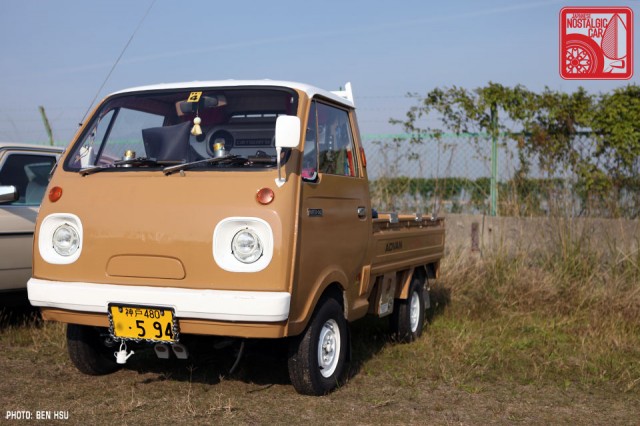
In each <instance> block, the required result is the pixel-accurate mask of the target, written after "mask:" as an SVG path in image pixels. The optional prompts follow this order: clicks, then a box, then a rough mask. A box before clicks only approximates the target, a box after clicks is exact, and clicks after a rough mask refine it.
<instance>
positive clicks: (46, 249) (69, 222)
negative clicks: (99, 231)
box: [38, 213, 83, 265]
mask: <svg viewBox="0 0 640 426" xmlns="http://www.w3.org/2000/svg"><path fill="white" fill-rule="evenodd" d="M62 226H68V227H70V228H72V229H73V230H74V231H75V232H76V234H77V235H78V248H77V250H76V251H75V252H74V253H71V254H69V255H62V254H60V253H58V251H57V250H56V249H55V248H54V246H53V235H54V234H55V232H56V231H57V230H58V229H59V228H60V227H62ZM82 231H83V230H82V222H81V221H80V218H79V217H78V216H76V215H74V214H71V213H54V214H50V215H49V216H47V217H45V218H44V219H43V220H42V223H41V224H40V230H39V233H38V250H39V252H40V256H41V257H42V259H44V261H45V262H47V263H51V264H54V265H68V264H70V263H73V262H75V261H76V260H78V258H79V257H80V254H81V253H82V246H83V232H82Z"/></svg>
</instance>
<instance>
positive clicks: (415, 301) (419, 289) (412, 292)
mask: <svg viewBox="0 0 640 426" xmlns="http://www.w3.org/2000/svg"><path fill="white" fill-rule="evenodd" d="M423 287H424V282H423V281H422V280H421V279H420V278H419V277H414V278H413V279H412V280H411V286H410V287H409V297H408V298H407V300H396V307H395V309H394V310H393V315H392V316H391V334H392V335H393V337H394V338H395V339H396V340H397V341H399V342H402V343H410V342H413V341H414V340H416V339H417V338H418V337H420V336H421V335H422V329H423V328H424V317H425V301H424V288H423Z"/></svg>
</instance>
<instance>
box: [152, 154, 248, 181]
mask: <svg viewBox="0 0 640 426" xmlns="http://www.w3.org/2000/svg"><path fill="white" fill-rule="evenodd" d="M248 161H249V160H247V159H246V158H244V157H240V156H239V155H227V156H224V157H215V158H206V159H204V160H198V161H191V162H188V163H182V164H177V165H175V166H169V167H165V168H164V169H162V172H163V173H164V174H165V175H167V176H168V175H170V174H171V173H175V172H179V171H182V170H186V169H190V168H192V167H195V166H200V165H204V164H217V163H230V164H233V163H237V164H241V163H242V164H244V163H246V162H248Z"/></svg>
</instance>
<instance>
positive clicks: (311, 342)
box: [288, 299, 349, 396]
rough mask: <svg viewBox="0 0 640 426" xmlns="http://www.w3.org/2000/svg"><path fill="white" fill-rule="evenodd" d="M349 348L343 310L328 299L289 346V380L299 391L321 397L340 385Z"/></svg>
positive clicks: (332, 300) (336, 303)
mask: <svg viewBox="0 0 640 426" xmlns="http://www.w3.org/2000/svg"><path fill="white" fill-rule="evenodd" d="M321 341H322V342H324V344H321ZM348 345H349V336H348V330H347V321H346V320H345V318H344V314H343V312H342V307H341V306H340V304H339V303H338V302H337V301H336V300H335V299H326V300H325V301H324V302H321V304H320V305H319V306H318V308H317V309H316V311H315V312H314V313H313V316H312V317H311V321H310V322H309V325H308V326H307V328H306V330H305V331H304V333H302V334H301V335H300V336H297V337H295V338H293V339H292V340H291V341H290V344H289V362H288V365H289V378H290V379H291V383H292V384H293V387H294V388H295V389H296V391H298V393H301V394H304V395H316V396H319V395H325V394H327V393H329V392H331V391H332V390H333V389H335V388H336V387H337V386H338V385H340V384H341V381H342V378H343V376H344V373H345V371H346V366H347V357H346V354H347V351H348Z"/></svg>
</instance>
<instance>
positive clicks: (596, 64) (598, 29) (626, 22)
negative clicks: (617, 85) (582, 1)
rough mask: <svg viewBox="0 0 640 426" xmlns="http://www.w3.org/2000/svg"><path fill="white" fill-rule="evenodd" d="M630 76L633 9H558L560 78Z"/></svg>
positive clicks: (608, 78) (607, 78)
mask: <svg viewBox="0 0 640 426" xmlns="http://www.w3.org/2000/svg"><path fill="white" fill-rule="evenodd" d="M632 75H633V11H632V10H631V9H630V8H628V7H565V8H563V9H562V10H561V11H560V77H562V78H564V79H568V80H596V79H597V80H600V79H605V80H619V79H621V80H622V79H629V78H631V76H632Z"/></svg>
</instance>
